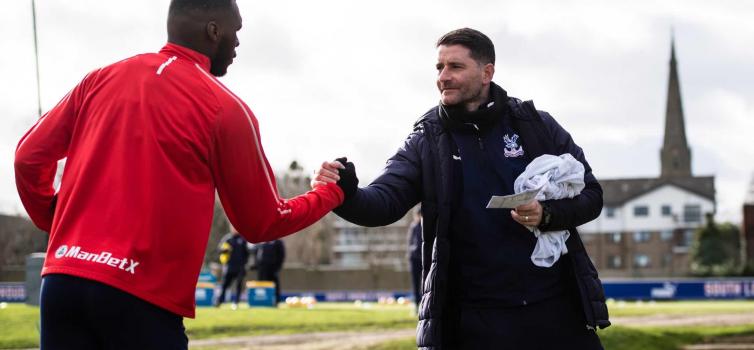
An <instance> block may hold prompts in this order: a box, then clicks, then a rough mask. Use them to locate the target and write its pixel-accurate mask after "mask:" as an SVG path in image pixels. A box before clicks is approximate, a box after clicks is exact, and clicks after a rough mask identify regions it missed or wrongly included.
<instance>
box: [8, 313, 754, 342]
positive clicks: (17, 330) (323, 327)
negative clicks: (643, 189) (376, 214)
mask: <svg viewBox="0 0 754 350" xmlns="http://www.w3.org/2000/svg"><path fill="white" fill-rule="evenodd" d="M738 312H742V313H754V301H733V302H670V303H611V304H610V314H611V316H612V317H626V316H643V315H653V314H698V315H703V314H721V313H726V314H727V313H738ZM38 323H39V315H38V309H37V308H33V307H29V306H26V305H21V304H7V305H6V306H5V307H2V306H1V305H0V349H12V348H28V347H35V346H38V336H39V333H38ZM185 324H186V329H187V333H188V334H189V337H190V338H191V339H205V338H222V337H231V336H239V335H258V334H291V333H307V332H326V331H343V330H364V331H368V330H384V329H400V328H404V329H408V328H413V327H415V325H416V321H415V318H414V317H413V316H411V312H410V308H409V307H408V306H398V305H394V306H383V305H375V304H365V305H362V306H355V305H354V304H330V303H320V304H317V305H316V307H315V308H314V309H311V310H308V309H300V308H280V309H263V308H262V309H248V308H240V309H238V310H231V309H230V308H227V307H223V308H221V309H214V308H199V309H197V317H196V319H193V320H189V319H187V320H186V321H185ZM752 334H754V325H743V326H732V327H698V326H697V327H662V328H658V327H654V328H652V327H620V326H613V327H610V328H608V329H606V330H601V331H600V332H599V335H600V337H601V339H602V341H603V344H604V345H605V348H606V349H609V350H634V349H641V350H659V349H662V350H669V349H678V348H679V347H680V346H682V345H684V344H693V343H698V342H701V341H703V340H705V339H709V338H717V337H725V336H731V335H752ZM387 349H393V350H398V349H401V350H402V349H406V350H408V349H415V345H414V339H413V338H410V339H405V340H402V341H396V342H391V343H388V344H384V345H381V346H379V347H374V348H372V350H387Z"/></svg>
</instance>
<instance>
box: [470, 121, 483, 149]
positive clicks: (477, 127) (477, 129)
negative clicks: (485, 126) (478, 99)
mask: <svg viewBox="0 0 754 350" xmlns="http://www.w3.org/2000/svg"><path fill="white" fill-rule="evenodd" d="M471 126H473V127H474V129H475V130H476V139H477V141H479V149H481V150H482V151H484V143H483V142H482V136H481V135H479V126H477V125H476V124H471Z"/></svg>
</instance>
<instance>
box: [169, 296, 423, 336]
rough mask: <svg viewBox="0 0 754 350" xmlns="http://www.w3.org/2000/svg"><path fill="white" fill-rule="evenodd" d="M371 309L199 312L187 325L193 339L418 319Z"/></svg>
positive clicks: (332, 306)
mask: <svg viewBox="0 0 754 350" xmlns="http://www.w3.org/2000/svg"><path fill="white" fill-rule="evenodd" d="M369 305H371V306H367V307H363V306H362V307H356V306H354V305H353V304H345V303H344V304H340V303H320V304H317V305H316V306H315V308H314V309H311V310H308V309H304V308H279V309H268V308H254V309H249V308H239V309H238V310H230V309H229V308H227V306H223V308H221V309H214V308H199V309H197V313H196V318H195V319H193V320H189V319H186V320H185V321H184V323H185V325H186V332H187V333H188V335H189V337H190V338H191V339H204V338H221V337H229V336H240V335H258V334H290V333H311V332H327V331H344V330H381V329H399V328H412V327H416V318H415V317H413V316H411V314H410V308H409V307H408V306H400V305H392V306H391V305H374V304H369Z"/></svg>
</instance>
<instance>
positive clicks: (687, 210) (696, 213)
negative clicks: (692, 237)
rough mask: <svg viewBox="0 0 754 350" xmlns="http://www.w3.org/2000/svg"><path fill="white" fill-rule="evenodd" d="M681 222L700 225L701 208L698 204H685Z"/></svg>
mask: <svg viewBox="0 0 754 350" xmlns="http://www.w3.org/2000/svg"><path fill="white" fill-rule="evenodd" d="M683 222H686V223H701V222H702V206H701V205H699V204H686V205H684V206H683Z"/></svg>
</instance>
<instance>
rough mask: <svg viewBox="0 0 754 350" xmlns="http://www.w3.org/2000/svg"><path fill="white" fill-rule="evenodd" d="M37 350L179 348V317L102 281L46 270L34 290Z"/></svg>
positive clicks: (183, 344)
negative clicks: (37, 306) (37, 292)
mask: <svg viewBox="0 0 754 350" xmlns="http://www.w3.org/2000/svg"><path fill="white" fill-rule="evenodd" d="M40 294H41V295H40V316H41V330H40V335H41V339H40V343H41V350H67V349H72V350H73V349H77V350H78V349H93V350H97V349H102V350H105V349H106V350H120V349H123V350H127V349H139V350H151V349H154V350H162V349H169V350H174V349H175V350H179V349H180V350H185V349H188V338H187V337H186V333H185V328H184V327H183V317H181V316H178V315H176V314H173V313H171V312H169V311H167V310H164V309H162V308H160V307H157V306H155V305H153V304H150V303H148V302H146V301H144V300H141V299H139V298H137V297H135V296H133V295H131V294H128V293H126V292H123V291H121V290H119V289H116V288H113V287H110V286H108V285H105V284H102V283H99V282H95V281H92V280H87V279H83V278H78V277H73V276H69V275H59V274H53V275H47V276H45V277H44V278H42V289H41V291H40Z"/></svg>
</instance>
